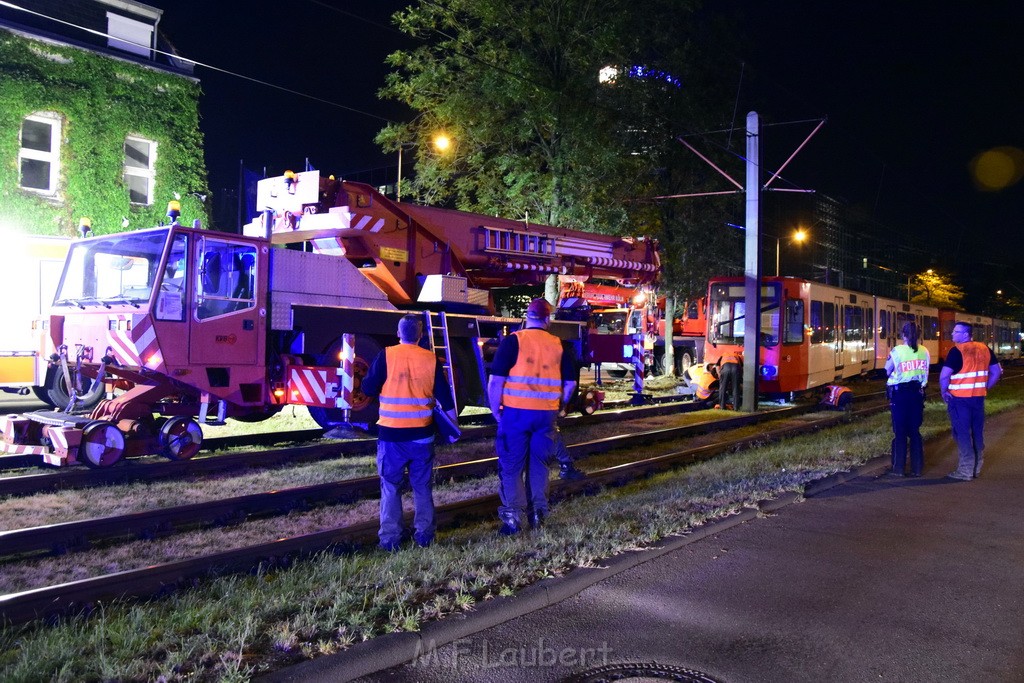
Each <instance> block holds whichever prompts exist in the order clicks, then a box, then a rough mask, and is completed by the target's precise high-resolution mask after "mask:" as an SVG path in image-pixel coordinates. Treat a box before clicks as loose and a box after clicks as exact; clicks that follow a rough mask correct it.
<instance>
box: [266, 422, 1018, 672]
mask: <svg viewBox="0 0 1024 683" xmlns="http://www.w3.org/2000/svg"><path fill="white" fill-rule="evenodd" d="M986 437H987V438H986V441H987V442H988V448H987V449H986V463H985V467H986V468H985V471H984V472H983V473H982V477H981V478H979V479H976V480H974V481H971V482H955V481H952V480H945V479H943V476H944V475H945V474H947V473H948V472H950V471H952V470H953V469H954V464H955V446H954V445H953V442H952V438H951V437H949V436H946V437H944V438H940V439H938V440H937V441H934V442H932V443H929V444H927V446H926V467H925V476H924V477H923V478H921V479H907V478H889V477H880V476H879V474H880V473H881V471H882V470H880V464H879V463H875V466H874V468H873V470H874V471H873V473H871V474H863V475H862V476H858V477H856V478H853V479H851V480H850V481H848V482H846V483H843V484H840V485H839V486H835V487H832V488H829V489H827V490H825V491H823V492H821V493H819V494H817V495H813V496H811V497H809V498H807V499H805V500H804V501H802V502H792V501H791V500H783V501H780V502H781V503H788V502H792V504H784V505H782V506H781V507H779V508H778V509H777V510H776V511H774V512H770V513H769V514H768V515H767V516H764V515H761V516H759V515H756V514H754V513H751V514H747V515H743V516H740V517H737V518H735V519H732V520H727V521H726V522H724V523H720V524H717V525H712V526H711V527H710V528H708V529H706V530H705V531H704V532H702V533H697V534H694V537H693V538H690V539H677V540H675V541H669V542H668V543H666V545H665V546H664V547H662V548H661V549H654V550H651V551H644V552H642V553H635V554H630V555H628V556H623V557H619V558H614V559H613V560H610V561H609V563H608V567H606V568H604V569H593V570H589V569H588V570H577V571H575V572H573V573H572V574H571V575H570V576H569V577H566V578H564V579H558V580H555V581H551V582H542V584H541V585H537V586H532V587H530V589H527V590H526V591H524V592H523V593H522V594H521V595H519V596H516V597H515V598H510V599H502V600H496V601H493V603H494V604H485V605H483V606H481V609H480V610H478V611H477V612H475V613H472V614H470V615H468V616H467V617H466V618H465V619H446V620H443V621H441V622H438V623H436V624H432V625H428V626H427V627H425V628H424V631H423V633H422V634H396V635H392V636H386V637H383V638H377V639H374V640H373V641H369V642H367V643H362V644H360V645H357V646H355V647H353V648H351V649H350V650H348V651H346V652H344V653H341V654H340V655H337V656H333V657H325V658H321V659H318V660H314V661H311V662H307V663H304V664H301V665H299V666H296V667H292V668H290V669H287V670H284V671H280V672H277V673H276V674H273V675H271V676H269V677H267V678H266V680H273V681H304V682H314V681H344V680H352V679H354V678H358V677H359V676H363V678H358V680H360V681H388V682H404V681H424V682H430V681H438V682H440V681H445V682H450V681H508V682H513V681H563V680H569V679H572V680H629V681H648V680H684V681H688V680H701V679H698V678H692V677H691V678H687V677H685V676H684V674H683V672H684V670H693V671H696V672H702V673H704V674H706V675H707V676H708V677H710V679H712V680H717V681H729V682H738V681H1024V609H1022V606H1024V605H1022V603H1024V598H1022V596H1024V539H1022V535H1021V530H1022V522H1024V514H1022V513H1021V503H1022V502H1024V497H1022V493H1024V457H1021V456H1022V452H1024V445H1022V444H1024V411H1016V412H1013V413H1009V414H1005V415H1002V416H999V417H996V418H991V419H990V420H989V422H988V425H987V429H986ZM871 470H872V468H871V467H868V468H864V469H863V470H862V472H870V471H871ZM433 645H436V647H434V646H433ZM415 655H420V656H419V658H418V659H416V660H415V662H414V663H413V664H404V665H401V666H395V664H398V663H400V662H408V661H410V660H413V657H414V656H415ZM625 662H634V663H657V664H658V665H659V666H660V667H662V668H664V669H665V672H668V673H671V674H673V675H674V677H668V678H666V677H664V676H662V675H661V674H660V673H659V672H658V669H657V668H653V669H649V670H646V671H641V672H632V673H628V672H622V673H621V674H618V676H619V677H618V678H615V677H611V676H606V677H604V678H602V677H594V678H592V679H587V678H585V677H584V678H575V679H573V678H572V677H573V676H580V675H581V674H585V673H586V672H588V671H592V670H594V669H599V668H600V667H602V666H615V665H619V664H621V663H625ZM389 666H390V667H392V668H386V667H389ZM656 674H657V675H656Z"/></svg>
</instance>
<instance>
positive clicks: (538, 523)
mask: <svg viewBox="0 0 1024 683" xmlns="http://www.w3.org/2000/svg"><path fill="white" fill-rule="evenodd" d="M547 516H548V515H547V513H546V512H544V511H542V510H530V528H531V529H539V528H541V527H542V526H544V518H545V517H547Z"/></svg>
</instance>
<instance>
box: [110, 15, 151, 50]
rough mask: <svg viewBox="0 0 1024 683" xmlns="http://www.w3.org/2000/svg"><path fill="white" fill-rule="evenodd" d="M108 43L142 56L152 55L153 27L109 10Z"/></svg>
mask: <svg viewBox="0 0 1024 683" xmlns="http://www.w3.org/2000/svg"><path fill="white" fill-rule="evenodd" d="M107 34H108V38H107V45H109V46H110V47H112V48H116V49H118V50H124V51H125V52H131V53H132V54H136V55H139V56H141V57H149V56H150V47H151V46H152V44H153V27H152V26H151V25H150V24H147V23H145V22H142V21H136V20H135V19H129V18H128V17H124V16H121V15H120V14H114V13H113V12H107Z"/></svg>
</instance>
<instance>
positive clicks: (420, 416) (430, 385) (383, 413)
mask: <svg viewBox="0 0 1024 683" xmlns="http://www.w3.org/2000/svg"><path fill="white" fill-rule="evenodd" d="M384 353H385V354H386V355H385V359H386V361H387V366H388V377H387V379H386V380H385V381H384V386H383V387H381V389H380V419H379V420H378V421H377V424H379V425H380V426H381V427H393V428H399V429H407V428H410V427H426V426H427V425H430V424H433V421H434V418H433V414H432V409H433V407H434V372H435V370H436V368H437V357H436V356H434V354H433V353H431V352H430V351H427V350H426V349H424V348H422V347H420V346H416V345H415V344H398V345H397V346H389V347H388V348H386V349H384Z"/></svg>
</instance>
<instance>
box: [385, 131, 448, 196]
mask: <svg viewBox="0 0 1024 683" xmlns="http://www.w3.org/2000/svg"><path fill="white" fill-rule="evenodd" d="M431 142H432V143H433V145H434V149H436V150H437V151H438V152H440V153H442V154H444V153H445V152H447V151H448V149H449V148H450V147H451V146H452V139H451V138H450V137H448V136H447V135H445V134H444V133H437V134H435V135H434V138H433V140H431ZM418 144H419V143H416V142H400V143H398V183H397V184H396V186H395V200H396V201H399V202H400V201H402V150H403V149H412V148H413V147H416V146H417V145H418Z"/></svg>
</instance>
